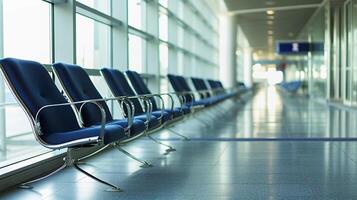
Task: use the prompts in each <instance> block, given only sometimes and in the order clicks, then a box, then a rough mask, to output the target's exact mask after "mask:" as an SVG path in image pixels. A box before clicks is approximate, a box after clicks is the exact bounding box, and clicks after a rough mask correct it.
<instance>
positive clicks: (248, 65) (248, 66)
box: [243, 49, 253, 87]
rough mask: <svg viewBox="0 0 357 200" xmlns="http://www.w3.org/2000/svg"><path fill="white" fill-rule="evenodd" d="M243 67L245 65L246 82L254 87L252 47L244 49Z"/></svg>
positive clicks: (248, 85) (244, 75)
mask: <svg viewBox="0 0 357 200" xmlns="http://www.w3.org/2000/svg"><path fill="white" fill-rule="evenodd" d="M243 52H244V53H243V56H244V57H243V59H244V60H243V67H244V70H243V71H244V74H243V77H244V84H245V85H246V86H247V87H252V85H253V81H252V52H251V50H250V49H244V51H243Z"/></svg>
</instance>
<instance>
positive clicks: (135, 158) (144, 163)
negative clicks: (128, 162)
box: [115, 145, 153, 168]
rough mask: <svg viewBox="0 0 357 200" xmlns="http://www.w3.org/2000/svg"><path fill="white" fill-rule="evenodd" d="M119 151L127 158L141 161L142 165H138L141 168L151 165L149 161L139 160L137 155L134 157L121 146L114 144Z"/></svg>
mask: <svg viewBox="0 0 357 200" xmlns="http://www.w3.org/2000/svg"><path fill="white" fill-rule="evenodd" d="M115 147H116V148H117V149H118V150H119V151H120V152H122V153H123V154H124V155H126V156H128V157H129V158H131V159H133V160H136V161H138V162H139V163H141V164H142V165H140V167H142V168H148V167H152V166H153V165H152V164H150V163H149V162H147V161H145V160H141V159H139V158H137V157H135V156H134V155H132V154H131V153H129V152H128V151H126V150H125V149H123V148H122V147H121V146H119V145H116V146H115Z"/></svg>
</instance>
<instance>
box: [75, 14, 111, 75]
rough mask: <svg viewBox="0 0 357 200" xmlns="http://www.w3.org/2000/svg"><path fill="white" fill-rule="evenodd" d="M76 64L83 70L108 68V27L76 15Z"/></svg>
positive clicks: (109, 53) (109, 52)
mask: <svg viewBox="0 0 357 200" xmlns="http://www.w3.org/2000/svg"><path fill="white" fill-rule="evenodd" d="M76 19H77V27H76V30H77V31H76V34H77V35H76V37H77V38H76V41H77V64H78V65H80V66H82V67H84V68H97V69H98V68H102V67H110V66H111V64H110V55H111V51H110V26H107V25H105V24H102V23H99V22H97V21H94V20H92V19H90V18H87V17H84V16H82V15H79V14H77V15H76Z"/></svg>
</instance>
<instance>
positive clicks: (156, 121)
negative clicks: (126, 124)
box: [134, 114, 160, 129]
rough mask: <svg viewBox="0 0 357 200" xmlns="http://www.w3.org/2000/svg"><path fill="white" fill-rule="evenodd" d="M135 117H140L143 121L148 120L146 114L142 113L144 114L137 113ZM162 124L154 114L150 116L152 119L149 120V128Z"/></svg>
mask: <svg viewBox="0 0 357 200" xmlns="http://www.w3.org/2000/svg"><path fill="white" fill-rule="evenodd" d="M134 118H135V119H138V120H141V121H143V122H145V121H146V120H147V118H146V114H142V115H137V116H135V117H134ZM159 125H160V122H159V120H158V119H157V118H156V117H155V116H154V115H151V117H150V121H149V129H152V128H156V127H158V126H159Z"/></svg>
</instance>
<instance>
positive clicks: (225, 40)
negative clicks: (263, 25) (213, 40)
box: [219, 15, 237, 87]
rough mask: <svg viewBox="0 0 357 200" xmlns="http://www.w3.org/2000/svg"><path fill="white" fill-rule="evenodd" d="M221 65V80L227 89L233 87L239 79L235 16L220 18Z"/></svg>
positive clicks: (222, 16)
mask: <svg viewBox="0 0 357 200" xmlns="http://www.w3.org/2000/svg"><path fill="white" fill-rule="evenodd" d="M219 26H220V30H219V32H220V38H219V62H220V63H219V64H220V78H221V80H222V82H223V84H224V85H225V86H226V87H233V86H234V85H235V82H236V77H237V67H236V54H235V52H236V46H237V44H236V43H237V24H236V20H235V17H234V16H228V15H221V16H220V25H219Z"/></svg>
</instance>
